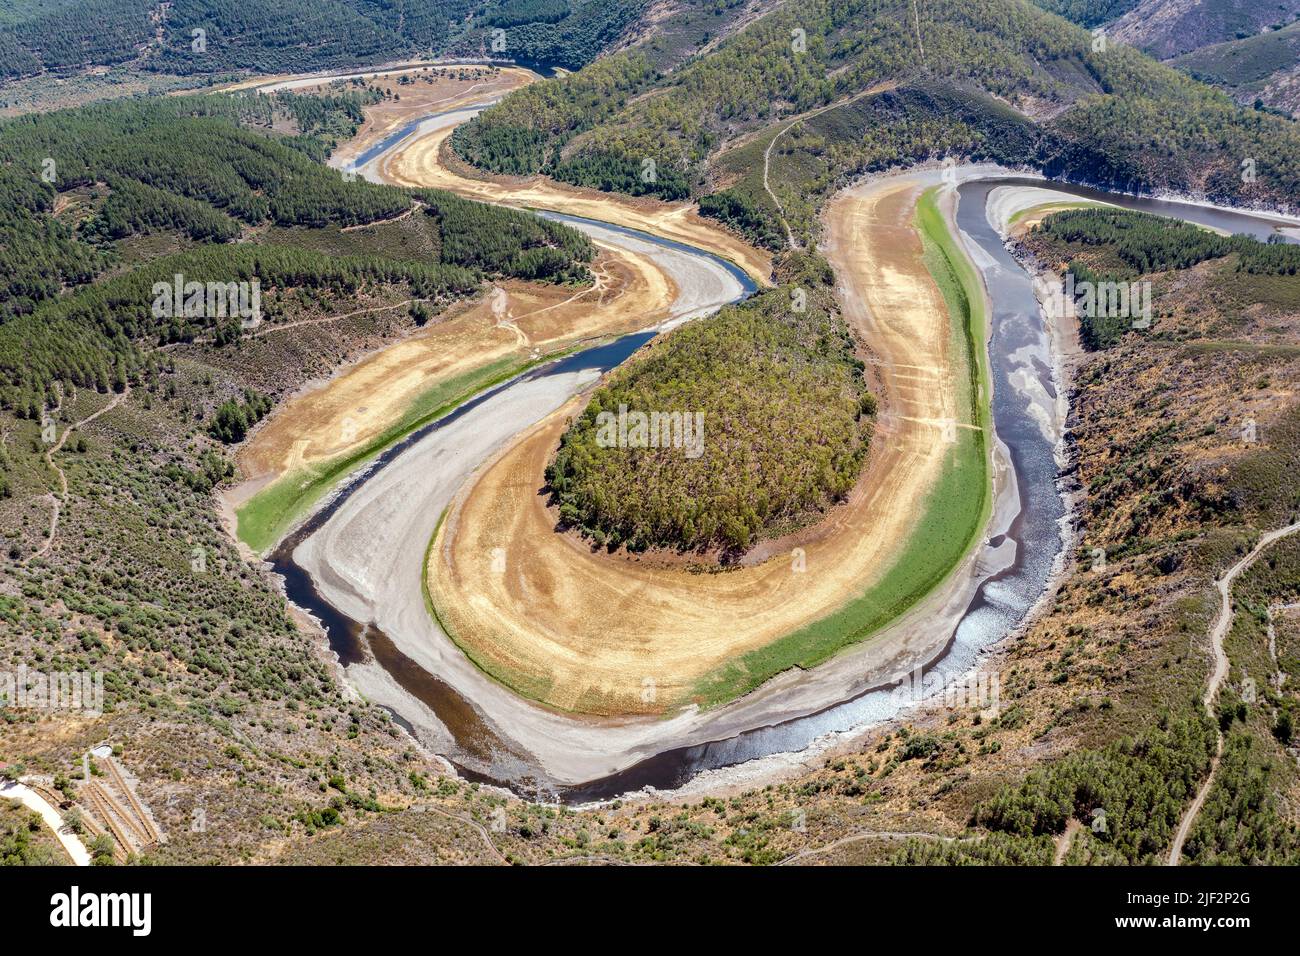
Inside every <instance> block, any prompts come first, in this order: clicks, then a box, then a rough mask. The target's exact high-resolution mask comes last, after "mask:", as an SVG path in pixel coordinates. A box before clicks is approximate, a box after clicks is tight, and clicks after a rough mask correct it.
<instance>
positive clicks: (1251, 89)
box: [1171, 21, 1300, 115]
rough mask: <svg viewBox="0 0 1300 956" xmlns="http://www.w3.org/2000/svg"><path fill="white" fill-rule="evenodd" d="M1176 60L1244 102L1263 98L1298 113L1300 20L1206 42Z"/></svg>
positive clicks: (1274, 104) (1261, 101) (1257, 100)
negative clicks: (1225, 40)
mask: <svg viewBox="0 0 1300 956" xmlns="http://www.w3.org/2000/svg"><path fill="white" fill-rule="evenodd" d="M1171 64H1172V65H1173V66H1176V67H1178V68H1179V69H1180V70H1184V71H1185V72H1187V73H1188V74H1190V75H1191V76H1193V77H1195V78H1196V79H1198V80H1203V81H1204V82H1206V83H1212V84H1214V85H1215V86H1219V87H1222V88H1223V89H1225V90H1227V91H1228V92H1229V93H1230V94H1231V95H1232V98H1233V99H1235V100H1236V101H1237V102H1238V103H1242V104H1243V105H1247V104H1254V103H1256V102H1258V103H1260V104H1262V105H1264V106H1269V107H1272V108H1274V109H1279V110H1283V111H1284V112H1287V113H1291V114H1293V115H1294V114H1295V112H1296V110H1297V109H1300V21H1293V22H1292V23H1289V24H1287V25H1286V26H1284V27H1282V28H1281V29H1280V30H1267V31H1265V32H1263V33H1258V34H1254V35H1252V36H1249V37H1245V38H1243V39H1240V40H1229V41H1227V42H1225V43H1216V44H1212V45H1210V46H1206V47H1202V48H1200V49H1198V50H1195V51H1193V52H1191V53H1187V54H1185V55H1183V56H1180V57H1177V58H1176V59H1174V60H1172V61H1171Z"/></svg>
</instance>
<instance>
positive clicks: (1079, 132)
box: [455, 0, 1300, 235]
mask: <svg viewBox="0 0 1300 956" xmlns="http://www.w3.org/2000/svg"><path fill="white" fill-rule="evenodd" d="M911 18H912V17H911V11H910V7H909V6H908V4H907V3H906V2H903V0H797V2H794V3H788V4H785V5H783V6H782V7H780V8H779V9H777V10H774V11H772V12H771V13H769V14H768V15H767V16H765V17H763V18H762V19H761V20H759V21H757V22H756V23H754V24H752V25H750V26H749V27H748V28H747V29H746V30H744V31H743V32H741V33H740V34H738V35H737V36H735V37H733V38H731V39H730V40H728V41H726V42H724V43H723V44H721V45H720V46H719V47H718V48H717V49H716V50H714V51H712V52H711V53H709V54H708V55H706V56H703V57H700V58H698V59H696V60H694V61H692V62H690V63H688V64H686V65H683V66H682V67H681V68H679V69H678V70H676V71H674V72H672V73H670V74H668V75H666V76H663V77H659V78H655V77H652V76H647V75H645V74H644V73H643V72H642V70H641V66H644V65H645V62H644V61H643V60H638V57H637V55H636V54H632V55H630V56H626V57H611V58H609V59H608V60H606V61H604V62H603V63H601V64H599V65H598V66H599V68H600V73H599V74H592V75H591V76H588V75H586V74H588V73H589V72H590V71H587V70H584V71H582V72H581V73H579V74H576V75H574V76H572V77H566V78H563V79H560V80H557V81H552V82H550V83H548V84H546V88H541V89H529V90H525V91H520V92H517V93H514V94H512V95H511V96H508V97H506V99H505V100H504V101H503V102H502V103H501V104H500V105H499V106H497V107H495V108H494V109H491V110H488V111H486V112H484V113H483V114H482V115H481V116H480V117H479V119H478V120H477V121H476V122H475V123H474V124H471V125H470V126H469V127H467V128H466V129H465V130H464V131H462V132H461V133H459V134H458V135H457V137H456V138H455V145H456V148H457V149H458V150H459V151H460V152H461V154H462V155H463V156H465V157H466V158H467V159H469V160H470V161H473V162H479V163H481V164H482V165H484V166H485V167H486V168H489V169H495V170H498V171H509V172H535V171H546V172H548V173H550V174H551V175H553V176H555V177H556V178H559V179H564V180H566V181H569V182H575V183H579V184H585V185H591V186H596V187H599V188H604V189H615V190H620V191H625V192H632V193H634V194H642V193H648V194H653V195H659V196H661V197H663V198H680V197H681V196H682V195H684V194H686V193H689V194H691V195H694V196H700V195H706V194H708V193H710V192H715V191H717V190H716V189H714V188H713V185H714V183H715V182H717V180H719V179H720V178H721V179H724V180H725V178H726V177H725V174H724V173H723V172H722V168H723V167H720V166H718V165H716V162H715V161H716V158H717V153H718V150H719V148H720V147H723V146H725V145H726V144H727V143H728V142H733V141H735V140H736V139H737V137H738V136H740V135H741V134H744V133H747V132H752V131H757V130H761V129H765V128H771V127H772V126H773V125H774V124H776V123H778V122H788V118H794V117H797V116H799V115H801V114H805V113H808V112H809V111H812V110H815V109H818V108H821V107H825V106H828V105H831V104H836V103H846V102H848V101H851V99H852V98H853V97H855V96H857V95H860V94H862V93H863V92H864V91H867V90H869V89H871V88H873V87H875V86H877V85H878V84H882V83H886V82H900V83H902V84H903V85H904V86H906V85H907V84H909V83H910V82H912V81H914V80H915V79H916V78H918V77H920V76H924V77H925V81H924V82H925V84H926V88H927V90H928V92H929V95H930V97H931V98H930V99H929V101H928V102H927V101H926V100H925V98H924V97H920V98H918V97H916V96H911V97H907V98H904V99H902V100H898V99H895V100H894V101H885V103H884V106H883V107H880V108H878V109H884V111H885V112H886V113H887V114H892V115H886V116H879V117H876V122H877V123H882V122H883V123H885V124H887V125H888V126H889V127H892V132H897V133H901V134H902V141H901V142H893V141H892V140H893V139H894V138H893V137H892V136H891V137H890V139H891V142H889V143H888V145H886V146H884V147H883V149H879V148H877V145H876V144H878V143H879V142H880V140H881V139H882V137H880V136H878V135H875V131H873V130H871V129H867V130H865V131H864V130H862V129H861V128H860V127H855V126H854V125H853V124H852V123H848V124H846V125H845V127H844V128H843V129H842V130H840V131H839V133H840V135H838V136H827V137H825V138H823V139H821V140H814V141H812V142H810V143H808V144H807V148H806V149H804V150H802V151H800V152H801V155H802V156H805V157H808V161H809V162H811V163H813V164H814V166H820V167H822V171H821V172H820V174H819V175H820V176H822V177H825V176H826V175H827V174H829V175H830V178H831V179H834V178H836V177H837V176H840V175H846V174H851V172H852V171H853V169H855V168H863V167H865V168H871V167H872V166H874V165H876V164H885V163H887V162H888V161H889V158H890V151H891V150H897V153H896V156H897V159H898V160H899V161H905V160H918V159H925V158H940V157H942V156H944V155H954V156H966V155H971V156H979V155H981V154H983V155H991V156H994V157H995V158H1000V159H1004V160H1010V161H1012V162H1015V163H1022V164H1026V165H1033V166H1036V167H1038V168H1041V169H1043V170H1045V171H1047V172H1049V173H1052V174H1061V175H1068V176H1071V177H1074V178H1077V179H1082V180H1087V181H1092V182H1098V183H1102V184H1107V185H1113V186H1122V187H1124V188H1127V189H1181V190H1194V191H1199V192H1202V193H1204V194H1206V195H1208V196H1210V197H1213V198H1219V199H1225V200H1233V201H1237V202H1242V201H1260V202H1272V203H1289V202H1291V201H1292V197H1293V196H1294V195H1295V194H1296V192H1297V186H1300V134H1297V133H1296V131H1295V129H1294V127H1293V126H1292V125H1291V124H1289V123H1288V122H1286V121H1285V120H1283V119H1281V118H1279V117H1277V116H1272V115H1268V114H1265V113H1260V112H1256V111H1246V110H1242V109H1240V108H1238V107H1236V106H1235V105H1233V104H1232V103H1231V101H1230V100H1228V99H1227V97H1225V96H1223V95H1222V94H1221V93H1218V92H1216V91H1213V90H1211V89H1209V88H1207V87H1204V86H1202V85H1200V84H1198V83H1196V82H1194V81H1192V80H1190V79H1188V78H1187V77H1185V76H1183V75H1181V74H1179V73H1178V72H1176V71H1175V70H1172V69H1169V68H1167V67H1163V66H1160V65H1158V64H1156V63H1154V62H1153V61H1151V60H1150V59H1148V58H1146V57H1145V56H1143V55H1142V54H1140V53H1138V52H1136V51H1135V50H1132V49H1130V48H1127V47H1123V46H1121V45H1116V44H1111V45H1109V46H1107V47H1106V48H1105V49H1098V50H1094V49H1093V38H1092V36H1091V34H1089V33H1088V31H1087V30H1084V29H1082V28H1080V27H1077V26H1074V25H1072V24H1069V23H1066V22H1065V21H1063V20H1061V19H1059V18H1057V17H1054V16H1052V15H1050V14H1048V13H1045V12H1043V11H1041V10H1038V9H1037V8H1035V7H1033V6H1031V5H1029V4H1028V3H1023V2H1020V0H997V2H994V3H989V2H987V0H978V2H977V0H944V2H942V3H940V4H939V5H938V6H937V7H936V6H933V5H932V6H931V7H930V8H929V9H928V21H929V22H928V28H927V29H923V30H922V37H923V44H924V52H922V48H921V46H920V45H918V43H917V35H916V31H914V30H910V29H909V30H901V29H899V28H898V25H899V24H900V23H907V22H910V20H911ZM1089 18H1090V17H1089V15H1084V16H1083V19H1085V20H1087V19H1089ZM796 30H802V31H804V32H805V34H806V44H805V48H804V49H802V50H797V49H795V48H794V47H793V46H792V35H793V31H796ZM1031 51H1032V53H1031ZM638 64H640V66H639V65H638ZM598 82H599V83H603V84H607V85H608V92H609V94H610V95H606V96H604V97H602V98H600V99H597V98H596V97H595V96H594V95H593V94H594V92H595V91H596V89H597V88H598V87H597V86H595V84H596V83H598ZM646 89H648V94H647V95H636V94H638V93H641V92H642V91H643V90H646ZM940 89H946V90H947V92H946V93H944V94H939V93H937V92H936V91H938V90H940ZM971 91H973V92H975V93H977V94H980V93H982V94H987V95H989V96H992V97H996V98H997V99H998V100H1001V101H1002V103H1003V104H1009V105H1010V108H1011V111H1012V112H1018V113H1019V114H1021V117H1022V120H1023V122H1022V124H1021V125H1023V126H1026V127H1027V128H1026V129H1025V130H1024V131H1022V132H1021V133H1020V134H1019V135H1018V136H1017V137H1016V138H1013V139H1000V138H999V136H998V135H996V132H995V131H991V130H990V129H989V125H990V124H992V125H993V126H998V125H1004V126H1007V124H1009V123H1011V118H1010V117H1002V116H1000V114H1002V113H1004V112H1006V111H1007V107H1006V106H1005V105H999V106H995V105H992V103H991V101H986V102H985V104H984V105H983V106H982V107H980V108H979V109H976V110H966V111H963V112H962V113H960V114H957V115H953V114H952V111H951V110H950V109H945V106H946V105H950V103H951V98H952V97H961V96H966V95H968V94H969V93H970V92H971ZM586 100H592V101H593V103H592V105H593V106H594V107H595V108H594V109H592V110H590V111H586V112H584V111H583V110H582V109H580V108H579V106H578V104H580V103H583V102H584V101H586ZM972 102H974V101H972ZM543 104H545V106H546V107H547V108H540V107H541V106H542V105H543ZM981 111H982V112H986V113H988V114H989V115H988V116H987V117H982V116H980V115H979V114H980V112H981ZM577 116H582V117H583V119H582V121H581V122H576V121H574V120H573V119H571V118H569V117H577ZM593 124H594V125H595V128H594V129H591V130H589V131H584V129H583V127H586V126H591V125H593ZM1207 129H1211V130H1213V132H1212V133H1209V134H1207V133H1206V130H1207ZM774 131H775V130H772V132H774ZM1008 131H1010V126H1008ZM760 135H770V133H769V134H760ZM999 153H1005V155H999ZM1243 157H1250V158H1252V159H1253V161H1254V162H1255V164H1256V173H1257V175H1256V177H1255V178H1254V179H1253V180H1250V181H1243V177H1242V176H1241V175H1240V173H1241V163H1242V159H1243ZM646 160H653V161H654V163H655V173H656V178H655V179H654V180H647V178H646V177H645V176H644V175H642V174H641V171H642V170H643V169H644V163H645V162H646ZM748 168H749V169H752V168H753V166H752V165H750V166H748ZM795 180H796V181H795V185H794V186H793V188H792V189H791V190H790V191H791V192H792V193H794V194H796V195H798V194H799V189H800V186H801V185H802V184H803V183H802V177H800V176H798V175H797V171H796V177H795ZM781 181H782V178H781V177H780V176H778V177H776V182H778V183H780V182H781ZM727 185H729V184H727ZM749 198H750V199H751V200H753V199H754V198H755V197H754V196H752V195H751V196H750V197H749ZM728 208H729V209H730V211H732V212H734V211H735V209H736V207H735V206H734V204H732V205H731V206H730V207H728ZM758 234H759V235H763V234H765V232H764V231H763V230H761V229H760V230H759V231H758Z"/></svg>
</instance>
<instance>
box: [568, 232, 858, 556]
mask: <svg viewBox="0 0 1300 956" xmlns="http://www.w3.org/2000/svg"><path fill="white" fill-rule="evenodd" d="M781 271H782V284H781V285H780V286H779V287H778V288H776V289H772V290H770V291H766V292H763V293H761V294H759V295H757V296H755V297H753V298H752V299H750V300H748V301H746V302H744V303H742V304H739V305H733V306H728V307H726V308H724V309H722V310H721V311H720V312H719V313H718V314H717V315H715V316H711V317H709V318H707V319H700V320H697V321H695V322H692V323H689V324H688V325H686V326H683V327H682V328H680V329H678V330H676V331H675V332H673V333H671V334H670V335H669V336H668V337H667V338H666V339H664V340H663V341H662V342H657V343H655V344H653V345H651V346H649V347H648V348H647V349H646V350H645V352H644V353H643V354H641V355H639V356H636V357H634V358H633V359H632V360H631V361H629V362H628V363H626V364H625V365H624V366H622V367H620V368H619V369H618V370H616V371H615V372H614V373H613V374H611V376H610V377H609V379H608V381H607V382H606V383H605V384H604V385H603V386H602V387H601V388H600V389H599V390H598V391H597V392H596V394H595V395H594V396H593V397H592V399H591V401H590V402H589V403H588V405H587V407H586V409H585V410H584V411H583V413H582V415H581V416H580V417H579V418H578V419H577V420H576V421H575V422H574V423H573V424H572V426H571V427H570V429H569V430H568V431H567V432H566V433H565V435H564V437H563V439H562V440H561V444H560V448H559V451H558V452H557V453H556V456H555V459H554V461H553V462H552V463H551V465H550V466H549V467H548V469H547V472H546V477H547V482H548V483H549V485H550V488H551V490H552V491H553V492H554V494H555V497H556V500H557V502H558V503H559V507H560V517H561V520H562V521H563V522H564V523H566V524H571V525H575V526H577V527H579V528H581V529H582V530H583V531H584V532H585V533H586V534H588V535H589V536H591V537H592V539H593V540H594V542H595V543H596V544H597V545H604V546H606V547H608V548H609V549H610V550H611V551H612V550H614V549H616V548H618V547H619V546H621V545H626V546H627V547H628V548H629V550H633V551H642V550H645V549H647V548H652V547H653V548H677V549H680V550H705V549H711V548H718V549H721V550H722V551H724V552H728V553H732V552H740V551H744V550H745V549H747V548H749V547H751V546H753V545H754V544H755V543H756V542H757V541H758V540H759V539H760V538H763V537H768V536H771V535H773V534H777V533H782V532H784V531H788V530H791V529H793V528H794V527H797V526H798V525H799V524H801V523H805V522H807V521H809V520H811V519H812V518H814V517H815V516H817V515H819V514H821V513H823V512H824V511H825V510H826V509H827V508H828V507H830V506H831V505H832V504H834V503H835V502H836V501H837V500H839V499H840V498H842V497H843V496H844V495H846V494H847V493H848V491H849V489H851V488H852V487H853V485H854V483H855V482H856V481H857V478H858V472H859V471H860V470H861V466H862V462H863V460H864V459H865V456H866V451H867V444H868V441H869V437H870V432H871V419H872V415H873V413H874V409H875V403H874V399H873V397H872V396H871V395H870V393H869V392H868V391H867V389H866V384H865V381H864V379H863V376H862V369H863V365H862V362H861V361H860V360H859V359H858V358H856V356H855V349H856V344H855V343H854V341H853V339H852V337H851V334H850V333H849V330H848V328H847V326H846V325H845V324H844V323H843V321H842V320H841V319H840V318H839V316H838V313H837V312H836V309H835V305H834V300H833V298H832V295H831V289H832V283H833V276H832V274H831V273H830V269H829V266H827V265H826V264H825V263H824V262H823V261H821V260H818V259H814V258H813V257H809V256H799V257H795V258H794V259H792V260H791V261H789V262H787V263H786V264H785V265H784V266H783V268H782V270H781ZM638 412H640V413H644V414H645V415H646V416H649V415H650V414H651V413H662V414H671V415H676V416H678V418H677V425H678V427H677V429H676V430H674V431H673V432H672V434H671V444H669V436H668V435H667V434H665V435H663V436H662V438H663V439H664V444H663V446H662V447H645V443H647V442H649V443H655V444H657V443H658V442H659V439H660V437H661V436H660V435H658V434H657V433H655V434H650V433H649V432H648V431H647V430H646V429H642V432H641V434H640V437H638V435H637V433H636V431H635V425H634V426H633V430H631V431H628V429H626V428H624V431H626V432H627V435H626V436H619V435H617V433H616V429H617V427H618V426H617V425H616V424H612V420H617V419H618V417H619V416H620V415H624V416H625V413H633V414H635V413H638ZM683 419H685V425H686V436H685V439H684V440H683V436H682V429H681V423H682V420H683ZM696 423H698V425H696ZM693 426H694V427H698V428H700V429H702V430H701V431H698V432H694V431H692V427H693ZM611 428H612V429H615V430H614V431H611ZM653 430H654V426H653V424H651V426H650V431H653ZM664 431H665V432H667V431H668V429H667V428H665V429H664ZM611 436H612V437H611ZM625 438H626V441H625ZM611 441H613V442H614V444H613V446H612V447H611ZM693 441H694V442H698V445H697V446H694V447H693V445H692V442H693ZM638 443H640V447H637V445H638Z"/></svg>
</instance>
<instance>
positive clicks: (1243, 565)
mask: <svg viewBox="0 0 1300 956" xmlns="http://www.w3.org/2000/svg"><path fill="white" fill-rule="evenodd" d="M1297 531H1300V522H1296V523H1295V524H1289V525H1287V526H1286V527H1285V528H1278V529H1276V530H1274V531H1270V532H1268V533H1267V534H1265V535H1264V536H1263V537H1262V538H1260V539H1259V543H1258V544H1256V545H1255V547H1253V548H1252V549H1251V550H1250V553H1249V554H1247V555H1246V556H1245V557H1244V558H1242V559H1241V560H1240V561H1238V562H1237V563H1236V564H1234V565H1233V566H1232V567H1231V568H1229V569H1228V573H1227V574H1225V575H1224V576H1223V577H1221V578H1220V579H1219V580H1218V581H1217V582H1216V585H1215V586H1216V587H1217V588H1218V591H1219V616H1218V617H1217V618H1215V621H1214V627H1213V629H1212V630H1211V631H1210V649H1211V651H1212V652H1213V653H1214V667H1213V668H1211V669H1210V677H1209V680H1208V681H1206V684H1205V696H1204V697H1202V698H1201V702H1202V703H1203V704H1204V705H1205V712H1206V713H1207V714H1209V715H1210V719H1211V720H1214V719H1215V716H1214V698H1215V697H1216V696H1218V693H1219V688H1220V687H1222V686H1223V682H1224V681H1225V680H1226V679H1227V677H1228V668H1229V666H1230V665H1229V661H1228V655H1227V654H1226V653H1225V652H1224V650H1223V641H1224V639H1225V638H1226V637H1227V636H1228V631H1229V630H1231V628H1232V582H1233V581H1235V580H1237V578H1238V577H1239V576H1240V575H1241V573H1242V572H1243V571H1245V570H1246V569H1247V568H1249V567H1250V566H1251V565H1252V564H1254V563H1255V561H1256V559H1257V558H1258V557H1259V556H1260V555H1261V554H1263V553H1264V551H1265V549H1267V548H1268V547H1269V546H1271V545H1272V544H1273V543H1274V542H1275V541H1277V540H1279V539H1280V538H1285V537H1286V536H1287V535H1291V534H1295V533H1296V532H1297ZM1215 732H1216V733H1217V734H1218V740H1217V742H1216V745H1215V749H1214V759H1213V760H1211V761H1210V772H1209V773H1208V774H1206V775H1205V782H1204V783H1202V784H1201V789H1200V790H1198V791H1197V793H1196V799H1195V800H1193V801H1192V803H1191V806H1189V807H1188V808H1187V812H1186V813H1184V814H1183V819H1182V822H1181V823H1179V824H1178V832H1177V833H1176V834H1174V842H1173V844H1172V845H1171V846H1170V847H1169V859H1168V860H1167V864H1168V865H1169V866H1177V865H1178V864H1179V863H1180V862H1181V861H1182V857H1183V844H1184V843H1186V842H1187V835H1188V834H1189V833H1191V832H1192V826H1193V825H1194V824H1195V823H1196V817H1197V815H1198V814H1199V813H1200V812H1201V807H1203V806H1204V805H1205V798H1206V797H1207V796H1208V795H1209V793H1210V787H1211V786H1212V785H1213V783H1214V775H1215V773H1216V772H1217V771H1218V769H1219V758H1220V757H1222V756H1223V734H1222V732H1220V731H1218V730H1217V724H1216V731H1215Z"/></svg>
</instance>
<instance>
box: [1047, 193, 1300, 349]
mask: <svg viewBox="0 0 1300 956" xmlns="http://www.w3.org/2000/svg"><path fill="white" fill-rule="evenodd" d="M1026 245H1027V247H1028V248H1029V249H1030V250H1032V251H1041V252H1042V253H1043V256H1044V257H1045V258H1047V259H1049V260H1050V264H1051V265H1052V266H1053V267H1057V268H1061V269H1062V270H1063V271H1064V272H1065V273H1068V274H1071V275H1073V277H1074V279H1075V283H1076V288H1082V287H1081V286H1079V283H1084V282H1086V283H1092V284H1093V288H1096V286H1097V284H1099V283H1104V282H1131V281H1133V280H1135V279H1137V278H1139V277H1140V276H1145V275H1150V274H1153V273H1168V272H1177V271H1181V270H1185V269H1190V268H1192V267H1193V266H1195V265H1197V264H1199V263H1202V262H1207V261H1208V260H1217V259H1223V260H1225V261H1224V263H1223V264H1222V267H1221V271H1222V272H1224V273H1227V272H1235V273H1243V274H1245V275H1246V276H1254V275H1259V276H1277V277H1294V276H1296V274H1297V272H1298V271H1300V246H1296V245H1292V244H1288V243H1280V242H1261V241H1260V240H1258V239H1255V238H1253V237H1251V236H1245V235H1237V236H1220V235H1218V234H1217V233H1213V232H1210V231H1209V230H1206V229H1202V228H1200V227H1198V226H1195V225H1193V224H1191V223H1186V222H1180V221H1177V220H1171V219H1167V218H1164V217H1161V216H1153V215H1150V214H1148V213H1140V212H1133V211H1130V210H1124V209H1074V210H1068V211H1065V212H1060V213H1056V214H1054V215H1051V216H1049V217H1047V219H1045V220H1044V221H1043V222H1042V223H1041V224H1039V225H1038V226H1037V227H1035V230H1034V234H1033V235H1032V236H1030V237H1029V238H1028V239H1027V240H1026ZM1080 326H1081V329H1080V331H1081V335H1082V338H1083V342H1084V344H1085V345H1086V346H1087V347H1089V348H1092V349H1103V348H1107V347H1109V346H1112V345H1114V344H1115V343H1116V342H1117V341H1119V339H1120V338H1121V337H1122V336H1123V335H1124V334H1125V333H1126V332H1128V331H1129V329H1130V328H1131V326H1132V320H1131V319H1130V318H1129V317H1127V316H1119V315H1113V314H1108V313H1107V311H1106V310H1098V309H1093V310H1091V311H1089V310H1084V312H1083V314H1081V315H1080Z"/></svg>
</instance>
